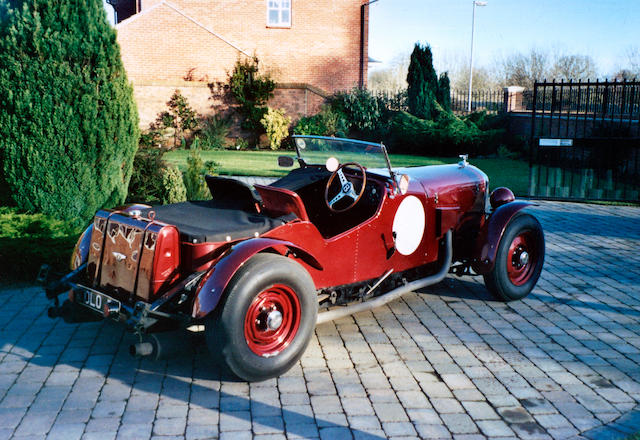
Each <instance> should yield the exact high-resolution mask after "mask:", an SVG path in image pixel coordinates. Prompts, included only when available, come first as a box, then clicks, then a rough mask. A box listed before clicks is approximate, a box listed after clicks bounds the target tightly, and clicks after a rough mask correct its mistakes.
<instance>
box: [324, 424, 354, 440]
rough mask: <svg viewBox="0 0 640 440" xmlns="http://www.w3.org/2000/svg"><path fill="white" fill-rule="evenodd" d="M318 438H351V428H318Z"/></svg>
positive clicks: (340, 439)
mask: <svg viewBox="0 0 640 440" xmlns="http://www.w3.org/2000/svg"><path fill="white" fill-rule="evenodd" d="M320 438H321V439H322V440H351V439H352V438H353V437H352V436H351V430H349V428H346V427H341V426H340V427H338V426H331V427H326V428H320Z"/></svg>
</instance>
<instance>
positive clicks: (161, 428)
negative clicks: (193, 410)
mask: <svg viewBox="0 0 640 440" xmlns="http://www.w3.org/2000/svg"><path fill="white" fill-rule="evenodd" d="M186 422H187V421H186V420H185V419H184V418H171V419H156V421H155V422H154V423H153V434H154V435H183V434H184V430H185V426H186Z"/></svg>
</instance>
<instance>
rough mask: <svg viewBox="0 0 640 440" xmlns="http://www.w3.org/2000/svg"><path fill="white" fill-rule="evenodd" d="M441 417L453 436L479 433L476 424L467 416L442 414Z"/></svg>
mask: <svg viewBox="0 0 640 440" xmlns="http://www.w3.org/2000/svg"><path fill="white" fill-rule="evenodd" d="M440 417H441V418H442V420H443V421H444V423H445V425H447V428H448V429H449V431H451V433H453V434H474V433H476V432H478V428H477V427H476V425H475V423H473V420H471V417H469V416H468V415H466V414H441V415H440Z"/></svg>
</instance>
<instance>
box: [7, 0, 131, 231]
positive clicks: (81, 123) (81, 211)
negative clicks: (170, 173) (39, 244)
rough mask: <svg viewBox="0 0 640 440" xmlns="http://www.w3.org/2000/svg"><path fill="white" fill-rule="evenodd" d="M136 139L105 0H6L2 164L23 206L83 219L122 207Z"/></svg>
mask: <svg viewBox="0 0 640 440" xmlns="http://www.w3.org/2000/svg"><path fill="white" fill-rule="evenodd" d="M138 135H139V132H138V115H137V110H136V106H135V103H134V101H133V92H132V88H131V86H130V84H129V82H128V81H127V77H126V74H125V71H124V67H123V65H122V61H121V59H120V48H119V46H118V44H117V42H116V34H115V30H114V29H113V28H111V26H110V25H109V24H108V23H107V21H106V14H105V11H104V9H103V6H102V2H101V1H100V0H66V1H50V0H0V167H1V168H2V173H3V174H4V178H5V180H6V184H7V185H8V190H9V193H10V196H11V197H12V199H13V200H14V201H15V203H16V205H17V206H18V207H19V208H21V209H24V210H26V211H31V212H42V213H45V214H48V215H51V216H53V217H58V218H61V219H67V220H84V221H86V220H87V219H89V218H91V216H92V215H93V214H94V212H95V211H96V210H97V209H99V208H100V207H112V206H115V205H117V204H119V203H122V202H123V201H124V198H125V196H126V192H127V186H128V183H129V178H130V176H131V171H132V163H133V157H134V154H135V151H136V148H137V143H138Z"/></svg>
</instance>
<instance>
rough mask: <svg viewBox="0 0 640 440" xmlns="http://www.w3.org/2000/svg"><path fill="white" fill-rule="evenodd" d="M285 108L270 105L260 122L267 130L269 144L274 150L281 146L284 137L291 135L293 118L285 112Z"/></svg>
mask: <svg viewBox="0 0 640 440" xmlns="http://www.w3.org/2000/svg"><path fill="white" fill-rule="evenodd" d="M284 113H285V112H284V109H274V108H271V107H269V108H268V110H267V113H265V115H264V117H263V118H262V120H260V123H261V124H262V126H263V127H264V128H265V130H266V132H267V138H268V139H269V146H270V147H271V149H272V150H277V149H278V148H280V144H282V141H283V140H284V138H286V137H287V136H289V125H290V124H291V118H290V117H289V116H286V115H285V114H284Z"/></svg>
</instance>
